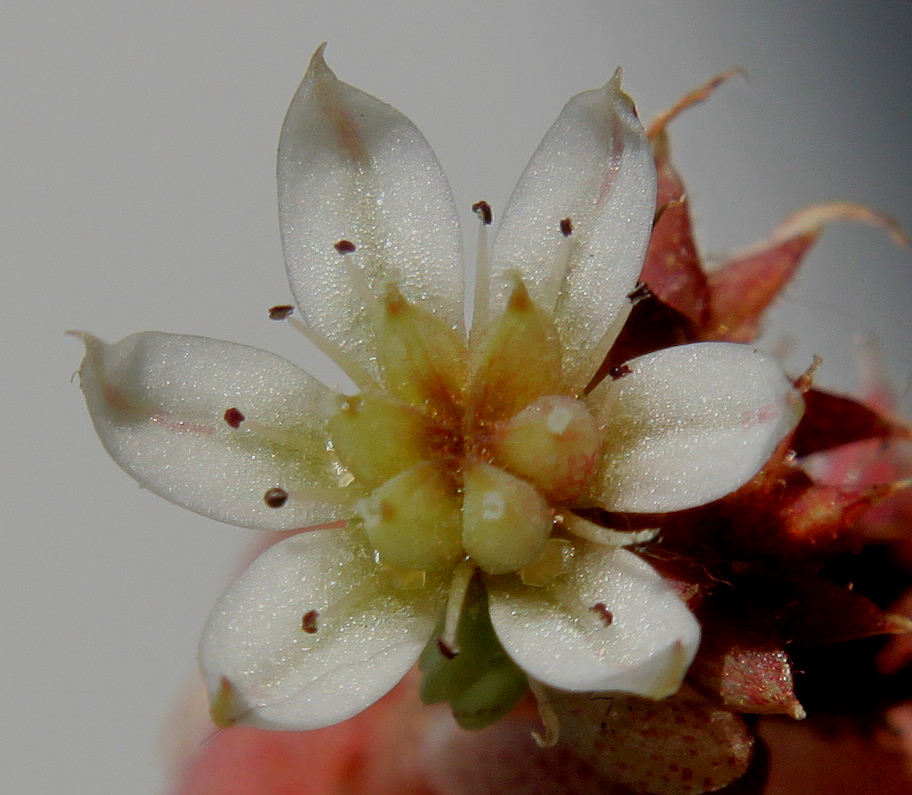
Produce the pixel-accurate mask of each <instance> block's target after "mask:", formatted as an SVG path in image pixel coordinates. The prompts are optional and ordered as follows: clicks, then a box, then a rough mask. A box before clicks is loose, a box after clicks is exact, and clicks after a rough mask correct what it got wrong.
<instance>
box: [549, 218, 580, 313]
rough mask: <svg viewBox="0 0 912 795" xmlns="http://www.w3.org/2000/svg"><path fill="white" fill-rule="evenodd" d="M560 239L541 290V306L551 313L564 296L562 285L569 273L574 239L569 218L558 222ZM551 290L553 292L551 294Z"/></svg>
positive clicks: (555, 310)
mask: <svg viewBox="0 0 912 795" xmlns="http://www.w3.org/2000/svg"><path fill="white" fill-rule="evenodd" d="M560 232H561V235H562V237H561V241H560V243H558V245H557V251H555V252H554V265H553V266H552V267H551V274H552V277H551V278H550V279H548V282H547V283H546V287H547V289H545V290H542V292H541V306H542V307H543V308H544V309H547V310H548V312H550V313H551V315H556V314H557V309H558V305H559V304H560V302H561V301H562V300H564V298H565V297H566V295H565V293H564V285H565V284H566V282H567V277H568V276H569V275H570V257H571V255H572V254H573V249H574V247H575V246H574V241H573V237H572V233H573V222H572V221H571V220H570V219H569V218H562V219H561V222H560ZM552 291H553V294H551V293H552Z"/></svg>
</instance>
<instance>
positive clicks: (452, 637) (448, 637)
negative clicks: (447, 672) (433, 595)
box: [437, 560, 475, 660]
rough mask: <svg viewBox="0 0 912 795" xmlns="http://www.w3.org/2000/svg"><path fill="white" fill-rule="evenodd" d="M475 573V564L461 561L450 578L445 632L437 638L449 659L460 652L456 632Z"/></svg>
mask: <svg viewBox="0 0 912 795" xmlns="http://www.w3.org/2000/svg"><path fill="white" fill-rule="evenodd" d="M474 574H475V566H473V565H472V564H471V563H469V561H468V560H463V561H460V562H459V563H457V564H456V567H455V568H454V570H453V579H452V580H450V593H449V595H448V596H447V606H446V614H445V615H444V619H443V633H442V634H441V635H440V637H439V638H438V639H437V648H438V649H440V653H441V654H443V656H444V657H446V658H447V659H448V660H451V659H453V657H455V656H456V655H457V654H459V646H458V645H457V643H456V633H457V631H458V630H459V618H460V616H461V615H462V606H463V605H464V604H465V598H466V594H467V593H468V590H469V584H470V583H471V582H472V577H473V575H474ZM444 649H446V651H444Z"/></svg>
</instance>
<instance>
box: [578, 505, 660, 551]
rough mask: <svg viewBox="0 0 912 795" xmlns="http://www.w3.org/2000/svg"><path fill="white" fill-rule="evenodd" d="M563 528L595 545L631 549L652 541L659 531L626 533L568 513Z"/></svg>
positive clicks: (652, 529)
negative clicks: (630, 547)
mask: <svg viewBox="0 0 912 795" xmlns="http://www.w3.org/2000/svg"><path fill="white" fill-rule="evenodd" d="M560 524H561V526H562V527H563V528H564V529H565V530H566V531H567V532H568V533H570V534H571V535H575V536H577V537H578V538H583V539H585V540H586V541H591V542H592V543H593V544H603V545H605V546H610V547H629V546H634V545H636V544H645V543H648V542H649V541H652V540H653V539H654V538H655V537H656V536H657V535H658V534H659V529H658V528H655V527H652V528H648V529H646V530H633V531H630V532H624V531H622V530H613V529H612V528H610V527H602V526H601V525H598V524H596V523H595V522H590V521H589V520H588V519H584V518H583V517H582V516H579V515H578V514H575V513H567V514H564V515H563V516H561V517H560Z"/></svg>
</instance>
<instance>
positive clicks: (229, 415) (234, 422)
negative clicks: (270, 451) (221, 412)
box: [225, 409, 247, 428]
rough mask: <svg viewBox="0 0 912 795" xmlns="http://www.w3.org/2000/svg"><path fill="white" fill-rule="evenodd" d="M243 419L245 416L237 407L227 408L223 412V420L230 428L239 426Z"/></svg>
mask: <svg viewBox="0 0 912 795" xmlns="http://www.w3.org/2000/svg"><path fill="white" fill-rule="evenodd" d="M245 419H247V418H246V417H245V416H244V415H243V414H241V412H240V411H238V410H237V409H228V410H227V411H226V412H225V422H227V423H228V424H229V425H230V426H231V427H232V428H240V427H241V423H242V422H243V421H244V420H245Z"/></svg>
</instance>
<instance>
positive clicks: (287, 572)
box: [200, 530, 445, 730]
mask: <svg viewBox="0 0 912 795" xmlns="http://www.w3.org/2000/svg"><path fill="white" fill-rule="evenodd" d="M444 602H445V597H444V592H443V589H442V588H441V587H440V585H439V583H434V584H433V585H432V584H430V582H429V583H426V584H425V587H424V588H421V589H415V590H398V589H396V588H394V587H392V586H391V585H390V584H389V582H388V580H387V578H386V576H385V575H384V574H383V572H382V571H381V569H380V568H379V565H378V564H377V563H375V562H374V560H373V556H372V554H371V551H370V550H369V549H367V548H366V547H365V546H364V544H363V543H362V542H361V537H360V534H356V533H354V532H352V531H349V530H317V531H314V532H311V533H301V534H299V535H297V536H294V537H292V538H289V539H286V540H285V541H282V542H280V543H278V544H276V545H275V546H274V547H271V548H270V549H268V550H267V551H266V552H264V553H263V554H262V555H261V556H260V557H259V558H257V560H255V561H254V562H253V564H252V565H251V566H250V568H248V569H247V571H245V572H244V574H242V575H241V577H240V579H239V580H238V581H237V582H235V584H234V585H233V586H232V587H231V588H230V589H229V590H228V592H227V593H226V594H225V595H224V596H223V597H222V598H221V599H220V600H219V602H218V604H217V605H216V606H215V609H214V610H213V612H212V615H211V616H210V618H209V621H208V623H207V625H206V628H205V630H204V632H203V639H202V643H201V646H200V660H201V663H202V666H203V670H204V673H205V675H206V681H207V685H208V687H209V691H210V693H211V694H212V696H213V700H214V708H213V712H215V713H217V714H216V717H217V719H219V722H221V723H231V722H235V721H237V722H243V723H247V724H251V725H254V726H262V727H265V728H271V729H288V730H300V729H316V728H320V727H322V726H328V725H330V724H332V723H337V722H339V721H342V720H345V719H347V718H349V717H351V716H352V715H354V714H356V713H358V712H360V711H361V710H362V709H364V708H365V707H367V706H369V705H370V704H372V703H373V702H374V701H376V700H377V699H379V698H380V697H381V696H382V695H384V694H385V693H386V692H387V691H389V690H390V689H392V688H393V686H394V685H395V684H396V683H397V682H398V681H399V680H400V679H401V678H402V677H403V676H404V675H405V673H406V672H407V671H408V670H409V668H411V666H412V665H413V664H414V662H415V660H417V659H418V655H419V654H420V653H421V650H422V648H423V647H424V645H425V643H427V639H428V638H429V637H430V635H431V632H432V631H433V628H434V625H435V622H436V620H437V618H438V617H439V614H440V611H441V610H442V608H443V605H444ZM311 611H316V615H313V614H311V616H312V617H311V628H314V627H315V628H316V631H315V632H313V633H309V632H305V631H304V630H303V629H302V619H303V616H304V615H305V614H308V613H310V612H311Z"/></svg>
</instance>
